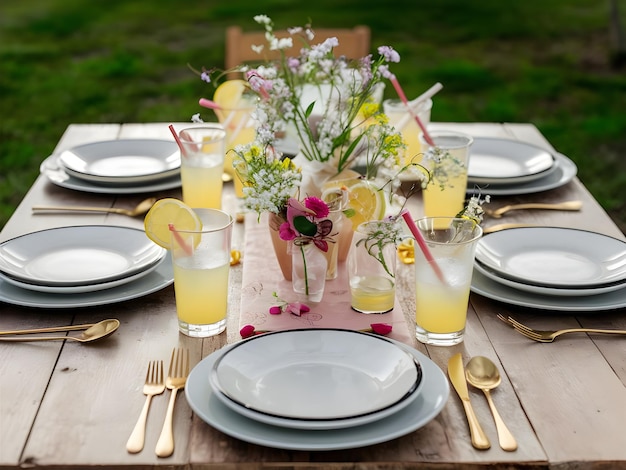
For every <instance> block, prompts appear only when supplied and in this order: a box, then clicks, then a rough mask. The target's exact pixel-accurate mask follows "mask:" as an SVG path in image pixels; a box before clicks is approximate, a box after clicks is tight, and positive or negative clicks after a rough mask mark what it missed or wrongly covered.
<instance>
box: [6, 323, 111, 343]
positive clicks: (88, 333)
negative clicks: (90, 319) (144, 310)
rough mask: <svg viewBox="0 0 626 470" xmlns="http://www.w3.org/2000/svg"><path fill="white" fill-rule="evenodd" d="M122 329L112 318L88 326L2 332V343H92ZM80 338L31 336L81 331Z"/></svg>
mask: <svg viewBox="0 0 626 470" xmlns="http://www.w3.org/2000/svg"><path fill="white" fill-rule="evenodd" d="M119 327H120V322H119V320H117V319H115V318H112V319H109V320H102V321H100V322H98V323H90V324H86V325H70V326H55V327H52V328H35V329H30V330H8V331H0V341H12V342H18V341H20V342H26V341H57V340H66V339H67V340H71V341H77V342H79V343H91V342H93V341H97V340H99V339H103V338H106V337H107V336H110V335H112V334H113V333H115V332H116V331H117V329H118V328H119ZM81 330H84V331H83V332H82V333H81V334H80V336H69V335H66V336H29V335H31V334H42V333H62V332H67V331H81Z"/></svg>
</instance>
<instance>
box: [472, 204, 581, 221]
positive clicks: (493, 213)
mask: <svg viewBox="0 0 626 470" xmlns="http://www.w3.org/2000/svg"><path fill="white" fill-rule="evenodd" d="M582 206H583V203H582V201H566V202H559V203H556V204H545V203H541V202H537V203H535V202H530V203H526V204H511V205H508V206H504V207H501V208H499V209H487V208H485V209H484V211H485V213H486V214H487V215H488V216H490V217H493V218H494V219H499V218H500V217H502V216H503V215H504V214H505V213H507V212H509V211H514V210H519V209H550V210H559V211H577V210H580V208H581V207H582Z"/></svg>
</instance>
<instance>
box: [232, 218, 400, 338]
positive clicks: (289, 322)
mask: <svg viewBox="0 0 626 470" xmlns="http://www.w3.org/2000/svg"><path fill="white" fill-rule="evenodd" d="M245 233H246V239H245V248H244V251H243V257H242V263H243V277H242V289H241V316H240V325H239V327H240V328H241V327H242V326H244V325H254V327H255V329H256V330H257V331H261V330H267V331H277V330H288V329H301V328H342V329H349V330H365V329H368V328H369V327H370V324H371V323H388V324H391V325H393V330H392V331H391V333H390V334H389V335H388V337H390V338H393V339H396V340H398V341H402V342H404V343H406V344H412V340H411V336H410V334H409V330H408V327H407V325H406V322H405V319H404V315H403V314H402V311H401V307H400V304H399V303H398V302H397V301H396V306H395V308H394V309H393V310H392V311H391V312H388V313H384V314H370V315H366V314H363V313H358V312H356V311H354V310H352V308H351V307H350V286H349V284H348V276H347V269H346V266H345V263H339V266H338V273H339V274H338V277H337V279H334V280H332V281H327V282H326V288H325V290H324V297H323V298H322V301H321V302H318V303H312V302H307V300H306V296H303V295H299V294H296V293H295V292H294V291H293V288H292V286H291V281H286V280H285V279H284V278H283V276H282V273H281V271H280V267H279V265H278V261H277V260H276V256H275V254H274V248H273V246H272V241H271V238H270V234H269V226H268V223H267V219H266V218H265V217H262V218H261V220H260V222H257V216H256V214H247V215H246V220H245ZM274 292H276V294H277V295H278V297H279V298H280V299H282V300H284V301H285V302H295V301H300V302H302V303H306V304H307V305H308V306H309V307H310V308H311V311H310V312H307V313H303V314H302V315H301V316H296V315H293V314H291V313H281V314H280V315H271V314H270V313H269V308H270V307H271V306H273V305H278V303H279V302H278V301H277V300H276V298H275V297H274V296H273V293H274Z"/></svg>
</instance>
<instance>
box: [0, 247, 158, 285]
mask: <svg viewBox="0 0 626 470" xmlns="http://www.w3.org/2000/svg"><path fill="white" fill-rule="evenodd" d="M166 254H167V252H166V251H165V252H163V256H162V257H161V258H160V259H159V260H157V261H156V262H154V263H152V264H151V265H149V266H148V267H147V268H146V269H143V270H141V271H139V272H137V273H134V274H131V275H130V276H125V277H121V278H119V279H113V280H111V281H105V282H98V283H95V284H86V285H82V286H47V285H40V284H31V283H29V282H24V281H21V280H19V279H15V278H12V277H11V276H7V275H5V274H3V273H2V272H0V279H1V280H3V281H5V282H8V283H9V284H13V285H14V286H17V287H20V288H21V289H28V290H33V291H37V292H48V293H50V294H82V293H84V292H95V291H99V290H105V289H110V288H112V287H117V286H121V285H122V284H126V283H128V282H133V281H136V280H137V279H139V278H141V277H143V276H147V275H148V274H150V273H151V272H152V271H154V270H155V269H156V268H158V267H159V264H161V263H162V262H163V261H164V260H165V255H166Z"/></svg>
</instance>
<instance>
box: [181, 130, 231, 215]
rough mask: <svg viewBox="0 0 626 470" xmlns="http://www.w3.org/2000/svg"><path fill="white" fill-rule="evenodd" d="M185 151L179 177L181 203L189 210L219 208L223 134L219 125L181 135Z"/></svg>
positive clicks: (188, 131)
mask: <svg viewBox="0 0 626 470" xmlns="http://www.w3.org/2000/svg"><path fill="white" fill-rule="evenodd" d="M179 136H180V141H181V145H182V147H183V149H184V154H183V155H182V157H181V166H180V177H181V180H182V188H183V202H184V203H185V204H187V205H188V206H189V207H202V208H208V209H220V208H221V207H222V185H223V183H222V173H223V172H224V152H225V139H226V131H225V130H224V128H223V127H222V125H221V124H205V125H203V126H201V127H189V128H187V129H183V130H181V131H180V134H179Z"/></svg>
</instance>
